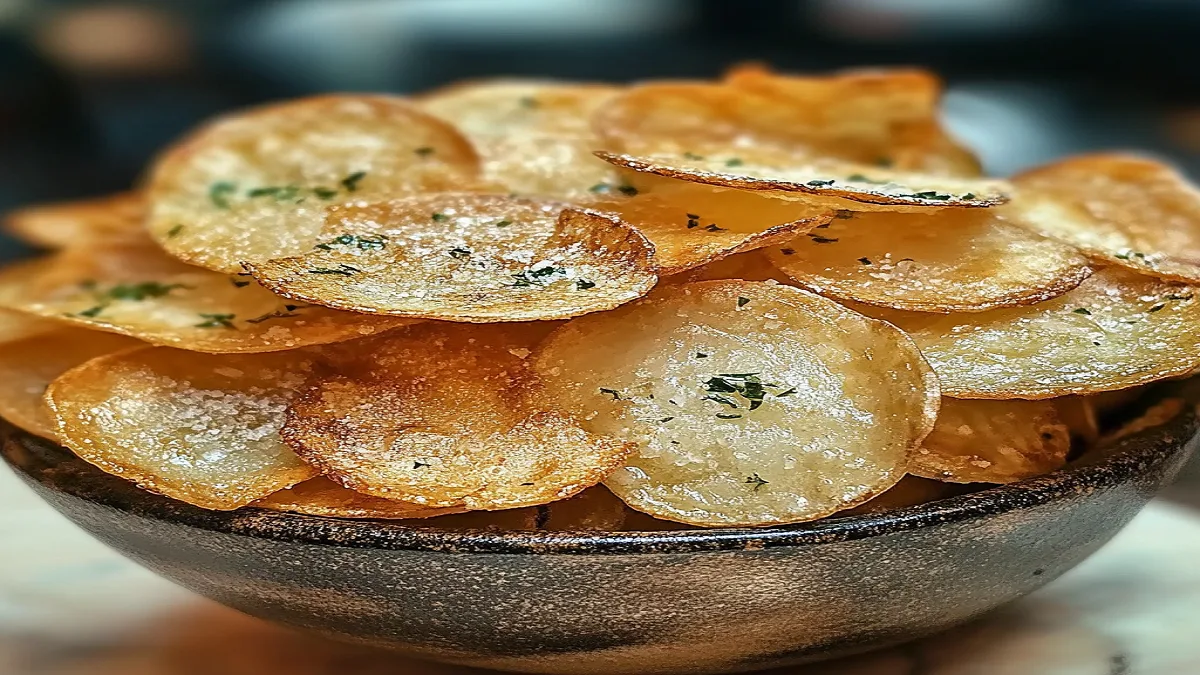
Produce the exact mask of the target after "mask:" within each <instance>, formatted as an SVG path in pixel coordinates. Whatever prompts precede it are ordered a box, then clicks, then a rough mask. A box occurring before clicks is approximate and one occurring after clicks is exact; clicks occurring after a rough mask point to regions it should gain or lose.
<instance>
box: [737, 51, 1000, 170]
mask: <svg viewBox="0 0 1200 675" xmlns="http://www.w3.org/2000/svg"><path fill="white" fill-rule="evenodd" d="M725 83H726V84H728V85H730V86H732V87H734V88H737V89H741V90H744V91H747V92H753V93H755V94H757V95H760V96H763V97H766V98H768V99H773V100H776V101H781V102H785V103H786V104H787V105H788V106H790V108H791V109H792V110H794V111H795V113H796V116H795V118H794V121H793V122H792V125H791V127H790V129H789V130H791V129H797V128H798V129H803V130H804V131H805V132H807V133H809V134H811V135H812V136H813V137H814V140H815V141H816V142H818V143H820V145H819V146H818V147H820V148H821V150H822V154H826V155H832V156H839V157H843V158H846V159H851V160H853V161H858V162H862V163H866V164H876V165H879V166H888V167H897V168H902V169H910V170H915V171H924V172H928V173H939V174H946V175H960V176H978V175H979V173H980V166H979V160H978V158H976V157H975V156H974V155H973V154H972V153H971V151H970V150H967V149H966V148H965V147H963V146H962V145H960V144H959V143H957V142H956V141H955V140H954V139H953V138H951V137H950V136H949V135H948V134H947V133H946V132H945V131H944V130H943V129H942V128H941V125H940V124H939V123H938V119H937V116H938V106H939V99H940V98H941V88H942V87H941V82H940V81H939V80H938V78H937V76H935V75H934V74H932V73H930V72H928V71H925V70H917V69H887V70H884V69H880V70H847V71H842V72H838V73H835V74H833V75H823V76H788V75H779V74H776V73H773V72H771V71H770V70H768V69H766V68H763V67H762V66H758V65H749V66H739V67H737V68H734V69H733V70H732V71H731V72H730V73H729V74H728V75H726V77H725Z"/></svg>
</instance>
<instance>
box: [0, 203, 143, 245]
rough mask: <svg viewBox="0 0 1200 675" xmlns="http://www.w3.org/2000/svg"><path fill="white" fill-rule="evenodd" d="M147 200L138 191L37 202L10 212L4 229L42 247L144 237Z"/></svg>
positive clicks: (139, 239)
mask: <svg viewBox="0 0 1200 675" xmlns="http://www.w3.org/2000/svg"><path fill="white" fill-rule="evenodd" d="M145 220H146V202H145V200H144V199H143V198H142V195H140V194H138V193H136V192H121V193H118V194H114V195H108V196H106V197H98V198H94V199H81V200H78V201H71V202H58V203H54V204H36V205H34V206H28V207H25V208H23V209H19V210H17V211H13V212H12V213H10V214H8V216H7V217H6V218H5V220H4V229H5V230H6V231H8V232H9V233H10V234H12V235H13V236H15V237H17V238H18V239H20V240H22V241H24V242H26V243H29V244H33V245H34V246H40V247H42V248H53V249H58V248H71V247H80V246H91V245H95V244H97V243H102V242H113V241H144V240H145V239H146V238H147V235H146V228H145Z"/></svg>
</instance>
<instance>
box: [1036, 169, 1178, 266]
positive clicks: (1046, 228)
mask: <svg viewBox="0 0 1200 675" xmlns="http://www.w3.org/2000/svg"><path fill="white" fill-rule="evenodd" d="M1013 183H1014V184H1015V185H1016V187H1017V190H1018V191H1019V202H1020V203H1021V204H1023V205H1026V207H1025V208H1024V211H1025V212H1026V216H1025V220H1026V222H1027V223H1028V225H1029V227H1031V228H1033V229H1035V230H1036V231H1039V232H1041V233H1043V234H1045V235H1047V236H1051V237H1055V238H1058V239H1061V240H1062V241H1064V242H1066V243H1068V244H1071V245H1072V246H1075V247H1077V248H1079V249H1080V250H1081V251H1083V252H1085V253H1086V254H1088V255H1089V256H1091V257H1093V258H1095V259H1096V260H1099V261H1101V262H1104V263H1107V264H1111V265H1119V266H1121V267H1128V268H1130V269H1134V270H1138V271H1140V272H1143V273H1145V274H1150V275H1153V276H1157V277H1162V278H1166V279H1178V280H1182V281H1196V282H1200V190H1197V189H1196V187H1195V186H1194V185H1192V184H1191V183H1189V182H1188V181H1187V179H1186V178H1184V177H1183V176H1182V175H1180V174H1179V173H1178V172H1177V171H1176V170H1174V169H1172V168H1171V167H1169V166H1167V165H1165V164H1162V163H1160V162H1156V161H1154V160H1150V159H1144V158H1140V157H1134V156H1129V155H1119V154H1101V155H1084V156H1081V157H1073V158H1070V159H1066V160H1063V161H1060V162H1055V163H1053V164H1048V165H1046V166H1042V167H1038V168H1036V169H1032V170H1030V171H1026V172H1025V173H1022V174H1020V175H1018V176H1016V177H1014V178H1013Z"/></svg>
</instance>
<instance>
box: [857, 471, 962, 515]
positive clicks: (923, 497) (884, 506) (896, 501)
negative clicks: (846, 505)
mask: <svg viewBox="0 0 1200 675" xmlns="http://www.w3.org/2000/svg"><path fill="white" fill-rule="evenodd" d="M960 493H961V488H959V489H956V487H955V486H954V485H951V484H950V483H943V482H941V481H936V480H930V479H928V478H918V477H917V476H905V477H904V478H901V479H900V482H899V483H896V484H895V485H894V486H892V487H891V488H889V489H888V491H887V492H884V493H883V494H881V495H879V496H878V497H875V498H874V499H872V500H870V501H868V502H866V503H863V504H859V505H858V506H856V507H854V508H852V509H847V510H845V511H842V512H840V513H838V514H837V515H838V516H858V515H864V514H868V513H883V512H885V511H895V510H897V509H903V508H906V507H909V506H917V505H919V504H928V503H929V502H936V501H938V500H939V499H946V498H947V497H954V496H956V495H958V494H960Z"/></svg>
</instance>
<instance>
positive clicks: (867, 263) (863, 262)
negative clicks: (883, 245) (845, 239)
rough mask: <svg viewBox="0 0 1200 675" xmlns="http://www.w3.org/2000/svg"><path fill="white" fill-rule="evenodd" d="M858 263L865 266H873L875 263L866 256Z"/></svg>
mask: <svg viewBox="0 0 1200 675" xmlns="http://www.w3.org/2000/svg"><path fill="white" fill-rule="evenodd" d="M858 262H860V263H862V264H864V265H871V264H873V263H872V262H871V259H870V258H868V257H866V256H863V257H861V258H859V259H858Z"/></svg>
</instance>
